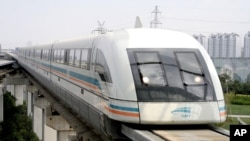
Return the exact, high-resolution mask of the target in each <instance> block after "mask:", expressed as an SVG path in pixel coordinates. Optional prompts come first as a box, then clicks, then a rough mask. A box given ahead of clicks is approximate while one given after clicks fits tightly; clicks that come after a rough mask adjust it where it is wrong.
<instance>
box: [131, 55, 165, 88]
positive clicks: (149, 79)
mask: <svg viewBox="0 0 250 141" xmlns="http://www.w3.org/2000/svg"><path fill="white" fill-rule="evenodd" d="M135 54H136V59H137V64H138V71H139V74H140V78H141V82H142V83H143V84H145V85H159V86H165V85H167V83H166V77H165V73H164V71H163V68H162V63H161V61H160V58H159V55H158V53H157V52H137V53H135Z"/></svg>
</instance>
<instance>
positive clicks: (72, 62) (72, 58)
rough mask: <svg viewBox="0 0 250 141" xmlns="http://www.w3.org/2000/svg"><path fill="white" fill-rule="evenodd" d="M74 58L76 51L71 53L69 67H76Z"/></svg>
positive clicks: (72, 50)
mask: <svg viewBox="0 0 250 141" xmlns="http://www.w3.org/2000/svg"><path fill="white" fill-rule="evenodd" d="M74 56H75V50H74V49H71V50H70V51H69V65H70V66H73V65H74Z"/></svg>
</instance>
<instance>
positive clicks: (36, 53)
mask: <svg viewBox="0 0 250 141" xmlns="http://www.w3.org/2000/svg"><path fill="white" fill-rule="evenodd" d="M35 57H36V58H39V59H41V50H40V49H36V50H35Z"/></svg>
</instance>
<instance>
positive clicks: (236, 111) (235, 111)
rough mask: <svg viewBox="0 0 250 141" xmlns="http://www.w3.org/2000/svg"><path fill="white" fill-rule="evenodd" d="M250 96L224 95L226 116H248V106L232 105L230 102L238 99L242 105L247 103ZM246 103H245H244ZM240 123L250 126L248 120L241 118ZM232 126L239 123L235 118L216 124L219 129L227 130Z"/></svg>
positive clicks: (249, 113) (249, 112)
mask: <svg viewBox="0 0 250 141" xmlns="http://www.w3.org/2000/svg"><path fill="white" fill-rule="evenodd" d="M249 97H250V96H245V95H236V96H235V95H234V94H233V93H229V94H225V95H224V98H225V102H226V107H227V114H228V115H250V105H236V104H232V101H235V100H238V99H240V100H241V101H242V99H243V102H241V103H239V104H243V103H248V101H249ZM246 101H247V102H246ZM241 120H242V121H244V122H245V123H247V124H250V118H241ZM232 124H234V125H235V124H239V121H238V120H237V118H232V117H228V118H227V120H226V121H225V122H224V123H220V124H217V125H218V126H219V127H222V128H225V129H227V130H229V127H230V125H232Z"/></svg>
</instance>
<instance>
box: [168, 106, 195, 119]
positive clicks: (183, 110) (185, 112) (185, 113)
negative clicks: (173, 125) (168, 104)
mask: <svg viewBox="0 0 250 141" xmlns="http://www.w3.org/2000/svg"><path fill="white" fill-rule="evenodd" d="M171 113H172V114H173V115H175V116H181V117H183V118H184V117H185V118H186V117H190V116H191V107H180V108H176V109H175V110H173V111H171Z"/></svg>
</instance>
